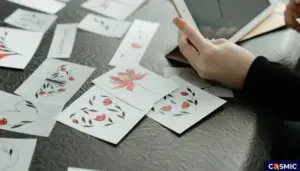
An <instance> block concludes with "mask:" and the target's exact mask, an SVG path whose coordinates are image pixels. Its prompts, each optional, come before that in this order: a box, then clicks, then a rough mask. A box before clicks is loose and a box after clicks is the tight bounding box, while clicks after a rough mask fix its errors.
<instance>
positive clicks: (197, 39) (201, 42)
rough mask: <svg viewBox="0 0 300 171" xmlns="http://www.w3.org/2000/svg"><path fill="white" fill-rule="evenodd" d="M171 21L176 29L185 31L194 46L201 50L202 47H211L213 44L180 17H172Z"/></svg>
mask: <svg viewBox="0 0 300 171" xmlns="http://www.w3.org/2000/svg"><path fill="white" fill-rule="evenodd" d="M173 23H174V24H175V25H176V26H177V27H178V29H179V30H180V31H182V32H184V33H185V35H186V36H187V38H188V39H189V40H190V41H191V42H192V44H193V45H195V46H196V48H197V49H198V50H199V51H201V50H203V49H207V48H211V47H212V46H213V44H212V43H210V42H209V41H207V40H206V39H205V38H204V37H203V35H202V34H201V33H200V32H199V31H198V29H195V28H194V27H193V26H192V25H191V24H190V23H188V22H187V21H185V20H184V19H182V18H174V19H173Z"/></svg>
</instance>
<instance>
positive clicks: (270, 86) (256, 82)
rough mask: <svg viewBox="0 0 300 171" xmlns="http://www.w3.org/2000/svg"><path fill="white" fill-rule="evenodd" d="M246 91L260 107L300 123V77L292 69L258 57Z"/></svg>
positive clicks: (251, 70) (245, 83)
mask: <svg viewBox="0 0 300 171" xmlns="http://www.w3.org/2000/svg"><path fill="white" fill-rule="evenodd" d="M243 92H245V93H246V94H247V97H248V96H249V97H251V99H253V100H256V102H257V103H258V104H259V105H263V106H264V107H267V108H268V109H269V110H270V111H276V112H275V113H276V115H277V116H278V115H281V116H279V117H280V118H284V119H288V120H300V110H299V109H300V108H299V107H298V106H300V100H299V98H300V76H299V75H298V74H296V73H295V72H294V71H293V70H292V69H289V68H287V67H284V66H283V65H281V64H278V63H275V62H270V61H268V60H267V59H266V58H265V57H262V56H260V57H257V58H256V59H255V60H254V62H253V63H252V65H251V67H250V69H249V72H248V75H247V77H246V79H245V82H244V88H243ZM275 113H274V114H275Z"/></svg>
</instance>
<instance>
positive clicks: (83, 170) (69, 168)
mask: <svg viewBox="0 0 300 171" xmlns="http://www.w3.org/2000/svg"><path fill="white" fill-rule="evenodd" d="M68 171H100V170H91V169H81V168H76V167H68Z"/></svg>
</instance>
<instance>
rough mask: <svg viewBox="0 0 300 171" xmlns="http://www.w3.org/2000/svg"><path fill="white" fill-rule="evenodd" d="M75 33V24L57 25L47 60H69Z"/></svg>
mask: <svg viewBox="0 0 300 171" xmlns="http://www.w3.org/2000/svg"><path fill="white" fill-rule="evenodd" d="M76 33H77V24H58V25H57V26H56V29H55V32H54V37H53V39H52V43H51V47H50V50H49V53H48V58H70V56H71V53H72V50H73V46H74V42H75V38H76Z"/></svg>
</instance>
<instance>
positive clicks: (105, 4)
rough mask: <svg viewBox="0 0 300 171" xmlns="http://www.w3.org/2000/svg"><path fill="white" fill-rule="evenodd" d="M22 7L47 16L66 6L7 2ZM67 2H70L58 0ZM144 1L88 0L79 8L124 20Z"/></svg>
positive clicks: (48, 1) (52, 1)
mask: <svg viewBox="0 0 300 171" xmlns="http://www.w3.org/2000/svg"><path fill="white" fill-rule="evenodd" d="M7 1H9V2H12V3H16V4H19V5H22V6H26V7H29V8H33V9H36V10H39V11H42V12H45V13H48V14H56V13H57V12H59V11H60V10H62V9H63V8H64V7H65V6H66V4H64V3H62V2H59V1H56V0H43V1H40V0H7ZM60 1H63V2H68V1H70V0H60ZM145 2H146V0H130V1H127V0H89V1H87V2H85V3H83V4H82V5H81V6H82V7H83V8H85V9H88V10H90V11H93V12H96V13H99V14H101V15H105V16H107V17H111V18H115V19H118V20H124V19H125V18H127V17H128V16H129V15H131V14H132V13H133V12H134V11H135V10H136V9H138V8H139V7H140V6H141V5H142V4H143V3H145Z"/></svg>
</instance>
